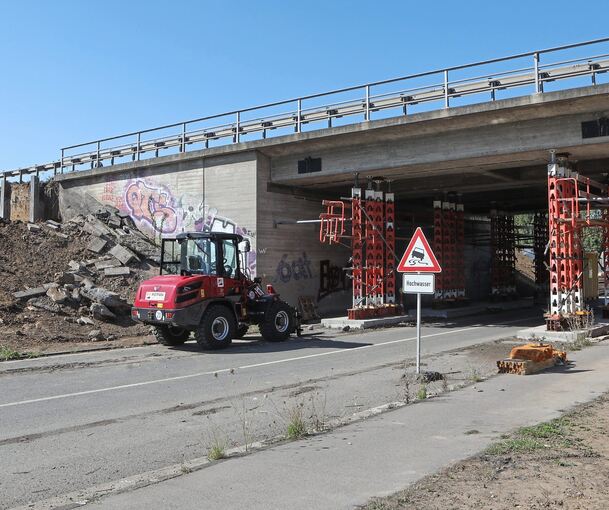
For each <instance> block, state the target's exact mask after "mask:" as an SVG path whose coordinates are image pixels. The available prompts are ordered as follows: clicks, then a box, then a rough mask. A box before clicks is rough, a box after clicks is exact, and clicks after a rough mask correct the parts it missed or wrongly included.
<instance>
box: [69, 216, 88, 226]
mask: <svg viewBox="0 0 609 510" xmlns="http://www.w3.org/2000/svg"><path fill="white" fill-rule="evenodd" d="M84 222H85V217H84V216H83V215H82V214H77V215H76V216H74V217H72V218H70V219H69V220H68V223H75V224H76V225H82V224H83V223H84Z"/></svg>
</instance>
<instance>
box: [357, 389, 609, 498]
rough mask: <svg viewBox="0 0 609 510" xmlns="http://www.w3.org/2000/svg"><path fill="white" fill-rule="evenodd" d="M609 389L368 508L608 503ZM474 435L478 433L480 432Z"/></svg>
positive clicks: (509, 436)
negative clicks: (593, 398)
mask: <svg viewBox="0 0 609 510" xmlns="http://www.w3.org/2000/svg"><path fill="white" fill-rule="evenodd" d="M608 432H609V395H604V396H603V397H602V398H600V399H597V400H596V401H594V402H592V403H590V404H586V405H583V406H579V407H578V408H577V409H576V410H575V411H573V412H570V413H568V414H566V415H565V416H563V417H562V418H559V419H557V420H552V421H550V422H545V423H542V424H539V425H536V426H534V427H524V428H522V429H519V430H517V431H516V432H514V433H512V434H509V435H506V436H504V437H503V438H502V440H501V441H499V442H497V443H495V444H493V445H491V446H490V447H489V448H488V449H487V450H486V451H485V452H484V453H483V454H481V455H479V456H477V457H474V458H471V459H469V460H466V461H464V462H459V463H458V464H456V465H454V466H452V467H450V468H448V469H445V470H444V471H441V472H440V473H437V474H435V475H431V476H428V477H426V478H424V479H422V480H421V481H420V482H418V483H416V484H414V485H413V486H411V487H409V488H408V489H406V490H404V491H402V492H399V493H397V494H394V495H393V496H390V497H388V498H380V499H375V500H373V501H371V502H370V503H368V505H366V506H365V507H363V508H364V509H365V510H397V509H426V510H435V509H438V510H439V509H446V508H451V509H463V510H465V509H471V508H476V509H493V510H507V509H510V510H512V509H514V508H522V509H543V508H562V509H586V510H596V509H598V510H602V509H606V508H607V473H608V472H609V442H607V440H606V438H607V433H608ZM472 433H474V432H472Z"/></svg>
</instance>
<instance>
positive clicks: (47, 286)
mask: <svg viewBox="0 0 609 510" xmlns="http://www.w3.org/2000/svg"><path fill="white" fill-rule="evenodd" d="M42 286H43V287H44V288H45V289H47V290H49V289H50V288H51V287H59V284H58V283H55V282H51V283H43V284H42Z"/></svg>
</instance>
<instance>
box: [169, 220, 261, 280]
mask: <svg viewBox="0 0 609 510" xmlns="http://www.w3.org/2000/svg"><path fill="white" fill-rule="evenodd" d="M241 243H243V237H242V236H240V235H238V234H229V233H222V232H209V233H199V232H194V233H182V234H178V235H177V236H176V237H175V238H165V239H163V242H162V245H161V274H180V275H183V276H184V275H205V276H218V277H223V278H235V279H239V278H241V276H242V271H241V267H243V266H244V265H245V264H244V262H245V261H244V260H241V259H242V257H241V255H245V253H247V252H248V251H249V242H247V241H245V242H244V243H243V244H242V250H241V251H240V249H239V246H240V244H241Z"/></svg>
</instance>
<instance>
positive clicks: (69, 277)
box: [55, 271, 76, 285]
mask: <svg viewBox="0 0 609 510" xmlns="http://www.w3.org/2000/svg"><path fill="white" fill-rule="evenodd" d="M55 282H56V283H58V284H60V285H66V284H74V283H76V275H75V274H74V273H70V272H68V271H66V272H64V273H57V274H56V275H55Z"/></svg>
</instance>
